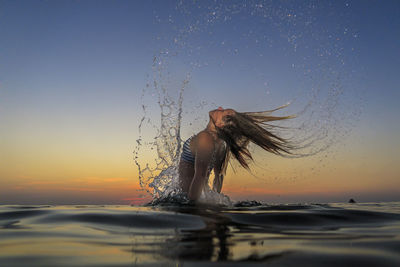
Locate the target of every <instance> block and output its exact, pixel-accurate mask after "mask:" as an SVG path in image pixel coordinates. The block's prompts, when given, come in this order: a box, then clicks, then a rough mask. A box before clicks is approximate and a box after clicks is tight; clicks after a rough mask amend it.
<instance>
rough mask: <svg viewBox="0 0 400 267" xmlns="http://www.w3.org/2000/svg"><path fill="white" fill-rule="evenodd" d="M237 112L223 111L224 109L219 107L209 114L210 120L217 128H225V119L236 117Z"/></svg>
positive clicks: (231, 110)
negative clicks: (226, 117)
mask: <svg viewBox="0 0 400 267" xmlns="http://www.w3.org/2000/svg"><path fill="white" fill-rule="evenodd" d="M235 113H236V112H235V111H234V110H233V109H223V108H222V107H218V108H217V109H214V110H211V111H210V112H209V114H210V119H211V120H212V121H213V122H214V124H215V126H217V127H219V128H222V127H224V126H225V121H224V117H225V116H232V115H235Z"/></svg>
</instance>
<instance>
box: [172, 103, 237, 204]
mask: <svg viewBox="0 0 400 267" xmlns="http://www.w3.org/2000/svg"><path fill="white" fill-rule="evenodd" d="M234 113H235V111H234V110H233V109H223V108H222V107H219V108H218V109H215V110H212V111H210V112H209V117H210V121H209V123H208V125H207V127H206V129H204V130H203V131H201V132H199V133H198V134H197V135H195V136H194V137H193V138H192V140H191V142H190V150H191V152H192V154H193V155H195V162H194V164H192V163H190V162H186V161H184V160H181V161H180V163H179V178H180V184H181V187H182V190H183V192H185V193H187V195H188V197H189V198H190V199H191V200H197V199H198V198H199V197H200V195H201V192H202V190H203V188H204V186H205V184H206V183H207V181H208V177H209V175H210V172H211V170H210V168H209V166H211V165H212V166H214V168H213V170H214V174H215V178H214V183H213V190H214V191H216V192H218V193H219V192H221V189H222V183H223V176H222V175H221V168H222V164H223V162H224V157H225V154H226V146H225V143H224V141H223V140H222V139H220V138H219V137H218V136H217V128H216V127H219V128H222V127H224V125H225V122H224V117H225V116H227V115H233V114H234Z"/></svg>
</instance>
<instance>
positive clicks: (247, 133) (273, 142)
mask: <svg viewBox="0 0 400 267" xmlns="http://www.w3.org/2000/svg"><path fill="white" fill-rule="evenodd" d="M286 106H287V105H285V106H281V107H278V108H276V109H273V110H268V111H262V112H243V113H241V112H235V113H234V114H233V115H227V116H225V117H224V118H223V120H224V123H225V125H224V126H223V127H221V128H217V133H218V136H219V138H221V139H223V140H224V141H225V142H226V144H227V150H226V154H225V159H224V163H223V165H222V173H223V174H225V172H226V168H227V166H228V162H229V159H230V158H231V156H232V157H234V158H235V159H236V160H237V161H238V162H239V163H240V165H242V166H243V167H244V168H246V169H248V170H249V169H250V168H249V164H248V162H249V161H250V160H253V157H252V155H251V153H250V151H249V149H248V145H249V143H250V142H252V143H254V144H256V145H257V146H259V147H261V148H262V149H264V150H265V151H268V152H271V153H274V154H278V155H282V154H291V150H292V149H293V147H292V145H291V144H290V143H289V142H288V141H287V140H285V139H284V138H282V137H279V136H277V135H276V134H274V133H272V132H271V130H272V129H274V128H277V127H278V126H275V125H271V124H268V122H271V121H277V120H285V119H290V118H294V117H295V116H284V117H278V116H271V113H272V112H274V111H276V110H278V109H281V108H284V107H286Z"/></svg>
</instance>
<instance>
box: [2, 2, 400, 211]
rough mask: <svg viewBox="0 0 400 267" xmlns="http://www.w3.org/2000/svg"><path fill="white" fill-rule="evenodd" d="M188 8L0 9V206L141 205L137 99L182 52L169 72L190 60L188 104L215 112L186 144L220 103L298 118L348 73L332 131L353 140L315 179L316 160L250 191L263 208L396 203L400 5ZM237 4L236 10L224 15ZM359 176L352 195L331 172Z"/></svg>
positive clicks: (75, 5)
mask: <svg viewBox="0 0 400 267" xmlns="http://www.w3.org/2000/svg"><path fill="white" fill-rule="evenodd" d="M191 3H192V2H190V1H188V2H184V4H183V5H180V4H177V3H176V2H175V1H0V99H1V100H0V103H1V104H0V132H1V140H0V151H1V152H0V153H1V154H0V156H1V162H2V165H3V166H2V168H1V171H0V204H1V203H30V202H41V203H71V202H74V201H75V202H78V203H79V202H85V203H88V202H90V203H104V202H105V203H126V201H127V199H130V198H135V197H136V195H137V194H138V193H137V192H136V191H135V189H136V188H137V187H138V180H137V170H136V167H135V165H134V164H133V162H132V150H133V147H134V146H135V140H136V138H137V136H138V132H137V127H138V123H139V120H140V119H141V116H142V113H141V100H140V97H141V94H142V90H143V88H145V85H146V83H147V82H149V77H148V75H150V76H151V73H152V64H153V58H154V56H158V53H159V52H160V51H169V52H170V53H171V54H173V53H174V52H178V55H176V56H174V57H173V59H172V60H171V61H170V63H171V65H170V66H169V67H168V68H169V69H168V70H170V71H171V73H172V74H171V75H172V76H173V77H174V78H175V79H176V80H177V81H178V82H177V84H178V83H179V81H181V80H182V77H183V76H185V74H186V73H187V72H189V69H190V67H191V66H193V64H198V65H201V66H197V65H196V66H197V67H195V68H194V69H193V70H192V71H191V80H190V84H189V88H188V89H187V90H186V92H185V94H186V95H185V103H184V106H185V107H186V108H187V110H188V113H190V111H192V110H193V106H195V105H197V104H198V103H199V102H200V101H203V100H204V101H205V102H206V103H207V104H206V105H205V108H204V109H198V110H197V112H199V113H201V115H199V117H200V120H199V123H198V124H199V125H196V126H194V128H193V129H192V128H190V126H189V123H190V121H191V120H194V119H195V118H196V117H195V116H193V115H192V114H186V115H185V117H184V123H185V125H184V127H185V128H184V129H183V132H184V135H185V136H188V135H190V134H191V133H193V132H194V131H195V130H198V127H200V125H203V122H204V121H205V120H206V119H207V113H206V111H207V109H208V108H214V107H215V106H218V105H222V106H224V107H228V106H229V107H233V108H235V109H238V110H243V111H247V110H251V111H253V110H262V109H270V108H273V107H276V106H279V105H281V104H284V103H286V102H288V101H291V100H295V103H294V106H293V107H291V109H289V112H295V111H297V110H298V109H299V108H301V107H302V106H304V104H305V103H306V102H307V100H308V98H309V94H310V91H309V90H308V89H309V88H310V87H312V86H314V85H315V83H320V84H321V83H322V85H321V86H322V88H325V89H326V88H328V87H329V86H330V84H328V83H331V82H332V80H331V78H321V77H322V76H323V75H325V74H326V73H329V71H330V70H333V71H336V72H338V73H340V74H342V75H341V80H340V82H341V83H342V85H343V88H344V93H343V95H342V97H341V98H340V103H339V104H338V106H337V109H335V112H336V111H337V112H339V113H340V112H341V113H343V118H344V120H346V121H345V122H343V123H339V122H338V123H337V124H338V125H337V126H338V127H339V126H340V127H342V126H343V125H344V126H343V127H344V128H346V130H349V131H351V133H350V134H346V136H345V138H344V139H343V141H341V142H340V143H339V144H338V145H336V147H334V151H335V152H334V153H333V156H332V157H331V156H329V157H330V158H329V160H328V163H327V164H326V165H327V167H326V168H325V167H319V173H317V174H316V173H314V172H312V171H310V170H309V169H310V168H311V167H309V166H311V165H312V166H314V165H315V164H317V163H315V162H311V161H312V160H313V159H311V160H310V162H306V163H304V164H303V166H306V167H302V168H304V169H301V170H302V171H303V172H304V174H303V175H302V176H301V178H299V179H297V180H295V181H294V182H292V183H291V184H290V185H288V184H289V183H290V182H289V181H290V180H285V179H284V178H282V179H281V180H282V181H287V182H282V183H274V182H269V183H267V184H266V185H265V184H263V183H260V182H259V181H258V180H254V181H252V182H251V183H250V185H249V188H248V190H249V191H248V192H249V193H248V195H250V196H252V195H254V194H253V193H252V192H255V191H254V190H255V189H254V188H259V187H263V186H265V187H266V189H265V192H261V193H260V192H258V191H257V192H258V193H259V195H257V198H258V199H266V200H269V201H305V200H315V201H319V200H320V201H337V200H340V199H343V198H345V196H348V195H350V196H353V195H357V194H358V195H359V196H360V198H361V199H362V200H364V201H379V200H380V199H384V200H400V199H399V197H398V196H399V195H400V194H398V193H400V191H399V189H398V188H400V181H399V180H400V179H398V178H399V177H400V167H399V166H400V162H399V158H400V153H399V149H400V141H399V140H400V138H399V137H400V136H399V135H400V124H399V119H398V114H400V105H399V104H398V101H399V98H400V93H399V81H400V78H399V75H400V71H399V70H400V68H399V66H400V49H399V47H400V16H399V15H400V3H399V2H398V1H334V2H319V1H311V2H299V1H284V2H275V1H273V2H271V3H270V2H266V3H264V1H250V2H248V3H247V6H243V5H244V2H240V1H236V2H235V1H234V2H232V3H233V4H232V3H230V4H229V5H228V4H226V2H219V1H217V2H214V1H204V2H201V4H198V3H197V4H195V5H193V4H191ZM235 3H237V7H236V9H237V10H239V11H240V12H236V11H235V10H229V11H226V9H224V8H226V6H230V7H232V5H234V4H235ZM260 4H263V7H262V8H261V7H260V10H264V11H265V10H271V11H270V12H271V13H268V12H269V11H268V12H267V13H268V14H270V15H269V16H268V17H267V18H266V19H263V18H262V16H260V14H258V13H257V12H258V11H257V10H258V9H257V8H255V9H254V8H253V7H252V6H255V7H258V6H259V5H260ZM198 6H200V7H198ZM177 7H178V8H177ZM220 7H221V8H220ZM266 7H268V9H266ZM253 9H254V10H255V11H254V12H255V13H253V14H251V13H250V12H249V10H253ZM221 10H225V11H224V12H222V11H221ZM214 11H215V12H216V15H215V17H213V15H212V14H213V13H212V12H214ZM185 12H186V13H185ZM204 14H208V15H210V14H211V15H210V17H209V19H210V21H207V20H206V18H205V17H204ZM218 14H221V15H220V16H219V17H218V16H217V15H218ZM223 14H230V15H231V17H230V18H227V19H225V18H224V17H223ZM294 15H296V17H294V18H293V16H294ZM213 19H214V20H213ZM304 25H311V26H307V27H306V26H304ZM189 26H193V27H194V30H193V31H187V29H188V28H187V27H189ZM196 27H197V28H196ZM182 30H186V31H187V32H185V33H186V35H182V34H181V33H180V32H181V31H182ZM180 38H181V39H180ZM288 38H289V39H290V38H292V39H290V40H289V39H288ZM317 51H319V52H317ZM343 62H344V63H345V64H343ZM163 63H164V62H163ZM150 80H151V79H150ZM315 80H317V82H315ZM173 85H174V83H172V85H171V86H173ZM326 92H328V91H326ZM296 103H297V104H296ZM153 105H154V110H156V109H157V105H156V101H154V103H153ZM296 105H297V106H296ZM353 105H355V106H357V108H354V107H353ZM191 108H192V109H191ZM341 108H343V109H341ZM346 108H348V110H346ZM347 111H348V113H356V114H357V115H354V116H348V115H349V114H346V112H347ZM359 112H361V113H359ZM203 113H204V115H203ZM359 114H360V115H359ZM337 118H339V119H340V118H341V117H340V116H338V117H337ZM196 127H197V128H196ZM338 127H332V128H338ZM338 158H339V159H338ZM268 160H269V158H268ZM316 160H319V158H318V157H317V158H316ZM271 161H272V162H274V159H271ZM349 162H351V164H350V163H349ZM296 164H298V163H296V162H292V161H290V162H288V161H282V162H281V161H280V162H277V163H276V165H274V166H271V168H272V169H275V170H276V173H277V175H279V176H285V175H286V174H284V173H282V172H281V171H278V169H282V168H294V167H288V166H293V165H296ZM346 164H347V165H346ZM299 165H300V164H299ZM344 166H345V167H344ZM298 168H300V167H298ZM307 168H308V169H307ZM350 169H353V172H352V174H351V175H349V176H351V177H347V178H344V177H342V178H341V179H343V181H346V179H347V180H348V179H352V182H351V183H350V184H351V186H349V187H345V188H343V187H341V186H340V185H338V183H341V182H342V180H340V181H338V180H337V179H336V178H335V177H337V176H343V173H350V172H349V170H350ZM296 170H297V169H296V168H294V169H293V170H292V172H295V171H296ZM358 170H360V171H358ZM361 170H362V171H361ZM326 173H329V174H332V175H331V176H329V177H328V176H327V175H325V174H326ZM335 174H336V175H335ZM239 175H245V174H243V173H239V174H236V176H235V175H234V174H232V177H236V178H232V180H230V181H227V186H228V187H227V189H231V192H232V195H235V194H236V195H235V196H236V198H241V197H242V198H246V197H248V195H246V194H245V193H243V194H239V193H234V192H236V191H237V187H238V186H243V185H242V182H239V180H240V178H237V176H239ZM267 176H268V175H267ZM289 176H290V175H289ZM321 176H324V177H326V178H323V179H321ZM366 176H368V177H369V178H368V179H367V180H365V181H367V182H365V185H363V183H364V180H363V179H364V177H366ZM304 177H313V178H309V179H305V178H304ZM271 179H272V178H271ZM322 180H323V181H322ZM85 181H86V182H85ZM307 181H309V182H307ZM336 182H338V183H336ZM319 183H320V184H319ZM311 184H312V186H311ZM296 186H297V189H298V190H297V191H296ZM314 186H315V188H314V189H313V190H311V188H313V187H314ZM122 188H125V189H124V190H122ZM268 188H269V189H270V190H272V191H273V192H272V191H268V190H269V189H268ZM288 188H290V190H289V189H288ZM328 188H329V190H328ZM335 188H336V189H335ZM396 188H397V189H396ZM333 189H334V190H333ZM90 190H93V191H90ZM112 190H113V191H112ZM235 190H236V191H235ZM252 190H253V191H252ZM307 190H311V191H307ZM88 191H90V192H91V193H89V195H88ZM118 192H122V193H118ZM227 192H228V194H229V190H228V191H227ZM274 192H275V193H274ZM312 194H314V195H312ZM277 195H279V196H280V198H273V197H271V196H277ZM307 195H311V196H314V198H313V199H312V198H311V199H308V198H306V197H305V196H307ZM285 196H286V198H285Z"/></svg>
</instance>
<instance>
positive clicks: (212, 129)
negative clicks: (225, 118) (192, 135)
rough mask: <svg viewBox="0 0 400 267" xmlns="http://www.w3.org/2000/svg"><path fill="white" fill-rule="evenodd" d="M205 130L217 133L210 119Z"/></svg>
mask: <svg viewBox="0 0 400 267" xmlns="http://www.w3.org/2000/svg"><path fill="white" fill-rule="evenodd" d="M205 130H206V131H209V132H212V133H217V128H216V127H215V124H214V122H213V121H212V120H210V121H209V122H208V124H207V127H206V129H205Z"/></svg>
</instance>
